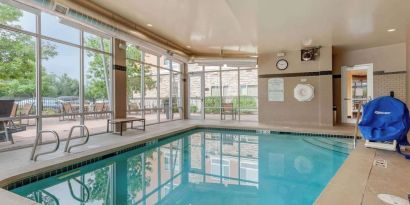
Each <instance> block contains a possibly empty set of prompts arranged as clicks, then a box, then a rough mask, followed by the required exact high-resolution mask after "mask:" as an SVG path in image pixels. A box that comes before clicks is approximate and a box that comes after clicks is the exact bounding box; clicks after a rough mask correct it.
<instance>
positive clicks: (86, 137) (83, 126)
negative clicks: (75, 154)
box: [64, 125, 90, 153]
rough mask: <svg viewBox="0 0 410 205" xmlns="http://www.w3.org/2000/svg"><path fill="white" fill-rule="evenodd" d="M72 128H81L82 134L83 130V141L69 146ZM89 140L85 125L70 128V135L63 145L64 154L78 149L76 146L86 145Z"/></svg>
mask: <svg viewBox="0 0 410 205" xmlns="http://www.w3.org/2000/svg"><path fill="white" fill-rule="evenodd" d="M74 128H82V129H81V132H84V130H85V140H84V142H82V143H79V144H75V145H71V146H69V144H70V141H71V136H72V134H73V131H74ZM81 134H83V133H81ZM83 137H84V136H83ZM89 139H90V132H89V131H88V128H87V126H85V125H76V126H73V127H71V130H70V134H69V135H68V138H67V142H66V144H65V148H64V152H68V153H70V151H71V148H73V147H78V146H81V145H85V144H87V142H88V140H89Z"/></svg>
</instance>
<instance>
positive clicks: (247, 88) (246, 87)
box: [239, 69, 258, 121]
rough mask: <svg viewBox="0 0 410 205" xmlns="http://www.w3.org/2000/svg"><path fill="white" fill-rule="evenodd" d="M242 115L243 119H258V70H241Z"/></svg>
mask: <svg viewBox="0 0 410 205" xmlns="http://www.w3.org/2000/svg"><path fill="white" fill-rule="evenodd" d="M239 81H240V87H241V92H240V95H241V96H240V103H239V104H240V115H241V120H249V121H257V120H258V70H257V69H252V70H241V71H240V79H239Z"/></svg>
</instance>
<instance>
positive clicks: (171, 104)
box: [126, 44, 182, 124]
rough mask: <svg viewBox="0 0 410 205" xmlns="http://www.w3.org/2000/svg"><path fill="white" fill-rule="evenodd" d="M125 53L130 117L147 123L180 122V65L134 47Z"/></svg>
mask: <svg viewBox="0 0 410 205" xmlns="http://www.w3.org/2000/svg"><path fill="white" fill-rule="evenodd" d="M126 52H127V54H126V56H127V84H128V85H127V95H128V107H127V109H128V112H127V115H128V116H141V117H145V119H146V121H147V123H148V124H153V123H158V122H165V121H170V120H177V119H181V116H182V102H181V100H182V94H181V93H182V86H181V72H182V66H181V64H180V63H177V62H174V61H172V60H171V59H169V58H167V57H165V56H161V57H159V56H157V55H154V54H152V53H149V52H144V51H141V50H140V49H139V48H138V47H136V46H134V45H132V44H127V51H126ZM142 68H144V69H142ZM141 76H144V78H143V79H141ZM141 81H143V82H141ZM142 85H144V86H142Z"/></svg>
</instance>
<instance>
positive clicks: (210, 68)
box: [205, 66, 219, 71]
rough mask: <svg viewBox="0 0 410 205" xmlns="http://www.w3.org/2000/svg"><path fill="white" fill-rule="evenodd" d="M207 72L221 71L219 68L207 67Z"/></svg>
mask: <svg viewBox="0 0 410 205" xmlns="http://www.w3.org/2000/svg"><path fill="white" fill-rule="evenodd" d="M205 71H219V66H205Z"/></svg>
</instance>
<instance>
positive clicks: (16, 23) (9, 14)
mask: <svg viewBox="0 0 410 205" xmlns="http://www.w3.org/2000/svg"><path fill="white" fill-rule="evenodd" d="M0 23H1V24H3V25H7V26H11V27H14V28H18V29H21V30H25V31H30V32H33V33H35V32H36V15H35V14H33V13H30V12H27V11H24V10H22V9H19V8H16V7H14V6H11V5H7V4H3V3H0Z"/></svg>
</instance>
